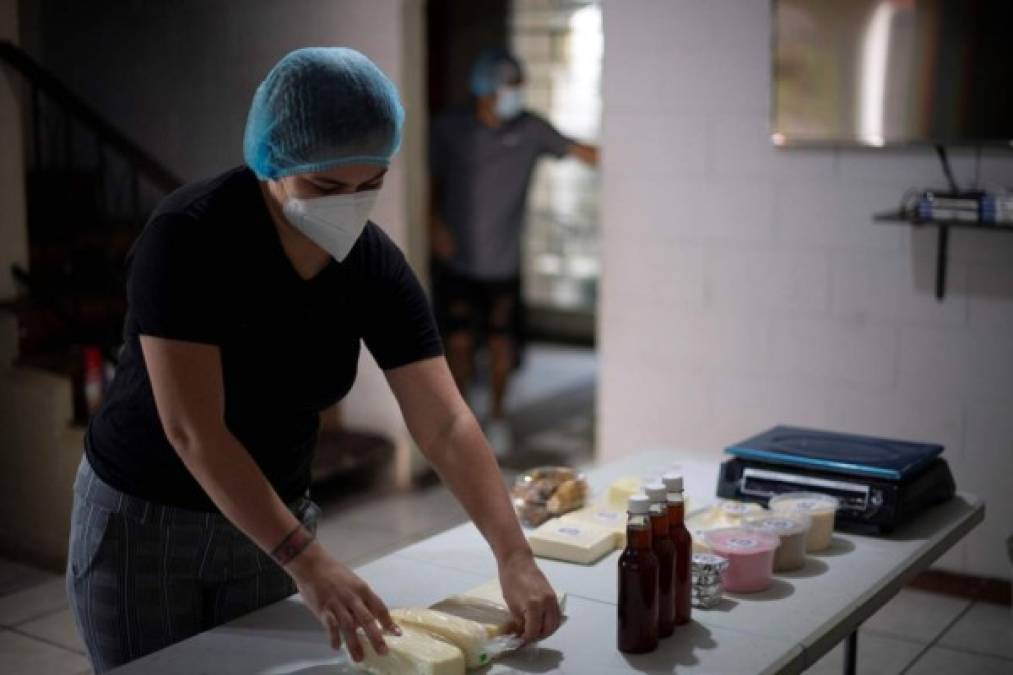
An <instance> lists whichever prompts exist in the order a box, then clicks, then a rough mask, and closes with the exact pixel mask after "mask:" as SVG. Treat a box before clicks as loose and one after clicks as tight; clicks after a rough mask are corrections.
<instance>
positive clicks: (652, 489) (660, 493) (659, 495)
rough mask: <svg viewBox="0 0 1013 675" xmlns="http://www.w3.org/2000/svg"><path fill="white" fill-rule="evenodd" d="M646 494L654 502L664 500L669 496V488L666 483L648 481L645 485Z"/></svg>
mask: <svg viewBox="0 0 1013 675" xmlns="http://www.w3.org/2000/svg"><path fill="white" fill-rule="evenodd" d="M644 494H646V495H647V497H648V498H649V499H650V500H651V501H652V502H654V503H658V502H663V501H665V500H666V499H667V498H668V488H666V487H665V484H664V483H648V484H647V485H645V486H644Z"/></svg>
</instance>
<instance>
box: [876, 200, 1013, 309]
mask: <svg viewBox="0 0 1013 675" xmlns="http://www.w3.org/2000/svg"><path fill="white" fill-rule="evenodd" d="M873 220H875V221H876V222H880V223H894V224H901V225H910V226H912V227H938V228H939V238H938V241H937V244H936V246H937V248H936V300H939V301H940V302H941V301H942V299H943V297H944V296H945V295H946V264H947V254H948V250H949V246H950V228H952V227H956V228H961V229H967V230H991V231H992V232H1009V233H1013V225H996V224H994V223H982V222H978V221H969V220H920V219H919V218H918V217H917V214H914V213H910V212H905V211H888V212H886V213H877V214H875V215H874V216H873Z"/></svg>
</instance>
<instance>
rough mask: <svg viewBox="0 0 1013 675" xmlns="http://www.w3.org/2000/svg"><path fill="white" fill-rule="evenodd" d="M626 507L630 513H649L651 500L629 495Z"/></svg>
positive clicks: (642, 496)
mask: <svg viewBox="0 0 1013 675" xmlns="http://www.w3.org/2000/svg"><path fill="white" fill-rule="evenodd" d="M627 505H628V507H629V512H630V513H634V514H641V513H650V511H651V499H650V497H648V496H647V495H631V496H630V498H629V499H628V500H627Z"/></svg>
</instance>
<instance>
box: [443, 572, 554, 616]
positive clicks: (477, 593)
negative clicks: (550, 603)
mask: <svg viewBox="0 0 1013 675" xmlns="http://www.w3.org/2000/svg"><path fill="white" fill-rule="evenodd" d="M456 597H464V598H475V599H478V600H487V601H489V602H491V603H495V604H497V605H500V606H502V607H506V606H507V603H506V600H505V599H503V589H502V588H501V587H500V585H499V579H490V580H489V581H487V582H485V583H484V584H482V585H481V586H476V587H475V588H472V589H471V590H470V591H465V592H464V593H461V594H460V595H459V596H456ZM556 600H558V601H559V608H560V609H565V608H566V593H560V592H559V591H556Z"/></svg>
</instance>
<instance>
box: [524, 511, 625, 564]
mask: <svg viewBox="0 0 1013 675" xmlns="http://www.w3.org/2000/svg"><path fill="white" fill-rule="evenodd" d="M528 543H529V544H531V550H532V551H533V552H534V554H535V555H537V556H540V557H542V558H553V559H555V560H563V561H565V562H573V563H580V564H582V565H590V564H591V563H593V562H595V561H596V560H598V559H599V558H601V557H602V556H603V555H605V554H606V553H609V552H610V551H612V550H613V549H614V548H615V537H614V535H613V534H612V532H610V531H609V530H606V529H604V528H601V527H598V526H597V525H592V524H591V523H582V522H573V521H561V520H550V521H549V522H547V523H544V524H543V525H541V526H539V527H538V528H537V529H536V530H535V531H534V532H532V533H531V534H530V535H528Z"/></svg>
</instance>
